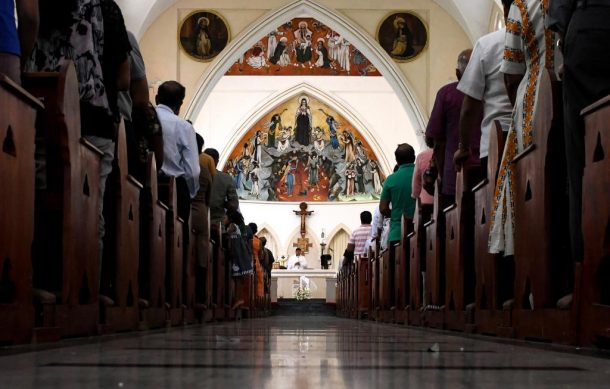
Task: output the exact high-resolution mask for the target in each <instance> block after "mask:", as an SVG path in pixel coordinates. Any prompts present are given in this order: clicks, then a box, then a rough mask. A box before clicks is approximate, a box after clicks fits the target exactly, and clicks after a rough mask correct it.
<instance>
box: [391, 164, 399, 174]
mask: <svg viewBox="0 0 610 389" xmlns="http://www.w3.org/2000/svg"><path fill="white" fill-rule="evenodd" d="M399 167H400V166H398V165H394V169H392V172H394V173H396V172H397V171H398V168H399Z"/></svg>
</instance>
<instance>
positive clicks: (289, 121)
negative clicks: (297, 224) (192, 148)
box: [224, 95, 384, 202]
mask: <svg viewBox="0 0 610 389" xmlns="http://www.w3.org/2000/svg"><path fill="white" fill-rule="evenodd" d="M224 171H225V172H227V173H229V174H230V175H231V176H232V177H233V179H234V180H235V186H236V187H237V193H238V195H239V198H240V199H242V200H261V201H307V202H315V201H337V202H346V201H370V200H376V199H379V195H380V194H381V189H382V184H383V181H384V176H383V174H382V172H381V168H380V165H379V162H378V159H377V158H376V157H375V155H374V154H373V151H372V150H371V147H370V146H369V144H368V143H367V142H366V140H365V139H364V138H363V137H362V135H361V134H360V133H359V132H358V131H357V130H356V129H355V128H354V126H353V125H352V124H351V123H349V122H348V121H347V120H346V119H345V118H344V117H343V116H342V115H341V114H339V113H338V112H336V111H334V110H333V109H332V108H330V107H328V106H327V105H326V104H323V103H322V102H320V101H318V100H317V99H315V98H314V97H311V96H308V95H301V96H298V97H295V98H293V99H291V100H289V101H287V102H285V103H283V104H280V105H279V106H277V107H276V108H274V109H273V110H271V112H269V113H267V114H266V115H265V116H263V118H262V119H261V120H259V121H258V122H257V123H256V124H255V125H254V126H253V127H252V128H251V129H250V130H249V131H248V132H247V134H246V135H245V136H244V137H243V138H242V139H241V140H240V141H239V143H238V144H237V146H236V147H235V149H234V150H233V152H231V154H230V156H229V159H228V161H227V162H226V164H225V166H224Z"/></svg>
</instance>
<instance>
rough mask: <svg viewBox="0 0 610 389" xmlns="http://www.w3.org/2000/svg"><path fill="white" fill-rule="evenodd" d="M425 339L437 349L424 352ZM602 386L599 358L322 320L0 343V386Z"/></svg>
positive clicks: (604, 366) (605, 364)
mask: <svg viewBox="0 0 610 389" xmlns="http://www.w3.org/2000/svg"><path fill="white" fill-rule="evenodd" d="M433 344H437V345H438V347H439V349H440V351H439V352H429V351H428V348H430V347H431V346H433ZM3 353H4V354H3ZM608 382H610V362H609V361H608V360H607V359H600V358H593V357H586V356H576V355H573V354H566V353H560V352H552V351H543V350H539V349H532V348H526V347H520V346H513V345H506V344H500V343H493V342H487V341H481V340H473V339H467V338H462V337H457V336H451V335H450V334H449V335H444V334H439V333H436V332H426V331H420V330H414V329H409V328H405V327H397V326H391V325H383V324H376V323H372V322H366V321H355V320H347V319H339V318H335V317H328V316H290V317H288V316H276V317H270V318H266V319H254V320H244V321H241V322H237V323H218V324H209V325H204V326H197V327H189V328H184V329H172V330H170V331H168V332H162V333H159V332H158V333H148V334H134V335H133V336H128V335H125V336H120V337H117V338H111V339H106V340H102V341H99V342H95V343H89V344H84V345H66V346H65V347H61V348H54V349H48V350H44V351H36V352H26V353H20V354H13V355H9V354H7V353H6V352H5V351H2V350H1V349H0V388H20V389H26V388H78V387H81V388H88V389H97V388H136V387H138V388H146V389H153V388H189V389H191V388H196V387H203V388H232V389H241V388H286V389H298V388H323V387H327V388H375V387H377V388H399V387H400V388H403V387H411V388H431V387H434V388H474V387H481V388H493V387H502V388H509V387H519V388H520V387H548V388H557V387H564V386H574V387H587V388H593V387H599V388H602V387H607V384H608Z"/></svg>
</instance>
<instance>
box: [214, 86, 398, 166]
mask: <svg viewBox="0 0 610 389" xmlns="http://www.w3.org/2000/svg"><path fill="white" fill-rule="evenodd" d="M302 94H309V95H311V96H313V97H315V98H316V99H318V100H319V101H320V102H322V103H324V104H326V105H328V106H329V107H331V108H332V109H334V110H335V111H337V112H339V113H341V114H342V115H344V116H345V118H346V119H348V120H349V121H350V123H351V124H352V125H353V126H354V127H355V129H356V130H357V131H358V132H359V133H360V134H362V135H363V137H364V139H365V140H366V142H368V144H369V145H370V146H371V148H372V151H373V153H374V154H375V157H376V158H377V160H378V161H379V162H381V168H382V171H383V173H384V174H385V175H386V176H388V175H389V174H390V173H391V171H392V170H391V169H392V167H393V163H394V162H392V161H390V159H388V153H385V152H384V151H383V148H382V146H381V145H380V144H379V142H378V140H377V137H375V136H373V134H372V132H371V131H370V128H371V127H372V126H371V125H369V124H368V123H367V122H366V120H365V119H363V118H362V117H361V115H359V114H358V113H357V112H356V110H355V109H353V108H352V107H351V106H350V105H349V104H348V103H347V102H345V101H343V100H342V99H340V98H338V97H336V96H331V95H330V94H329V93H327V92H325V91H323V90H321V89H319V88H316V87H315V86H313V85H310V84H308V83H301V84H298V85H295V86H293V87H291V88H289V89H287V90H284V91H281V92H278V93H276V94H274V95H272V96H270V97H266V98H265V100H263V101H262V102H260V103H259V104H258V105H257V106H256V107H254V109H253V110H252V111H251V112H250V113H249V114H248V119H247V120H245V121H243V122H242V123H241V125H240V126H239V128H237V129H234V130H232V131H231V133H232V134H233V135H232V136H231V138H230V140H229V141H228V142H227V144H226V145H225V147H224V148H223V149H222V150H221V153H220V162H219V166H221V167H222V168H224V165H225V163H226V162H227V159H228V157H229V155H230V153H231V151H233V149H234V148H235V146H236V145H237V144H238V142H239V141H240V140H241V139H242V138H243V137H244V136H245V135H246V134H247V133H248V131H249V130H250V129H251V128H252V127H253V126H254V125H255V124H256V123H257V122H258V121H259V120H260V119H261V118H262V117H263V116H265V115H266V114H268V113H269V111H271V110H272V109H274V108H275V107H276V106H278V105H281V104H283V103H285V102H286V101H288V100H291V99H294V98H297V97H298V96H300V95H302ZM222 168H221V170H222Z"/></svg>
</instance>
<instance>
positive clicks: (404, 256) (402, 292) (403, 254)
mask: <svg viewBox="0 0 610 389" xmlns="http://www.w3.org/2000/svg"><path fill="white" fill-rule="evenodd" d="M412 225H413V223H412V221H411V220H410V219H409V218H407V217H406V216H403V218H402V224H401V234H400V236H401V238H400V245H398V246H396V247H395V249H394V306H393V307H392V308H393V311H394V318H393V319H394V322H396V323H406V322H407V306H408V305H409V300H410V298H411V296H410V295H411V292H412V290H411V286H410V281H411V267H410V260H409V259H410V254H411V253H410V251H411V249H410V245H409V243H410V242H409V238H408V236H409V234H410V233H411V232H412V230H413V227H412Z"/></svg>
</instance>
